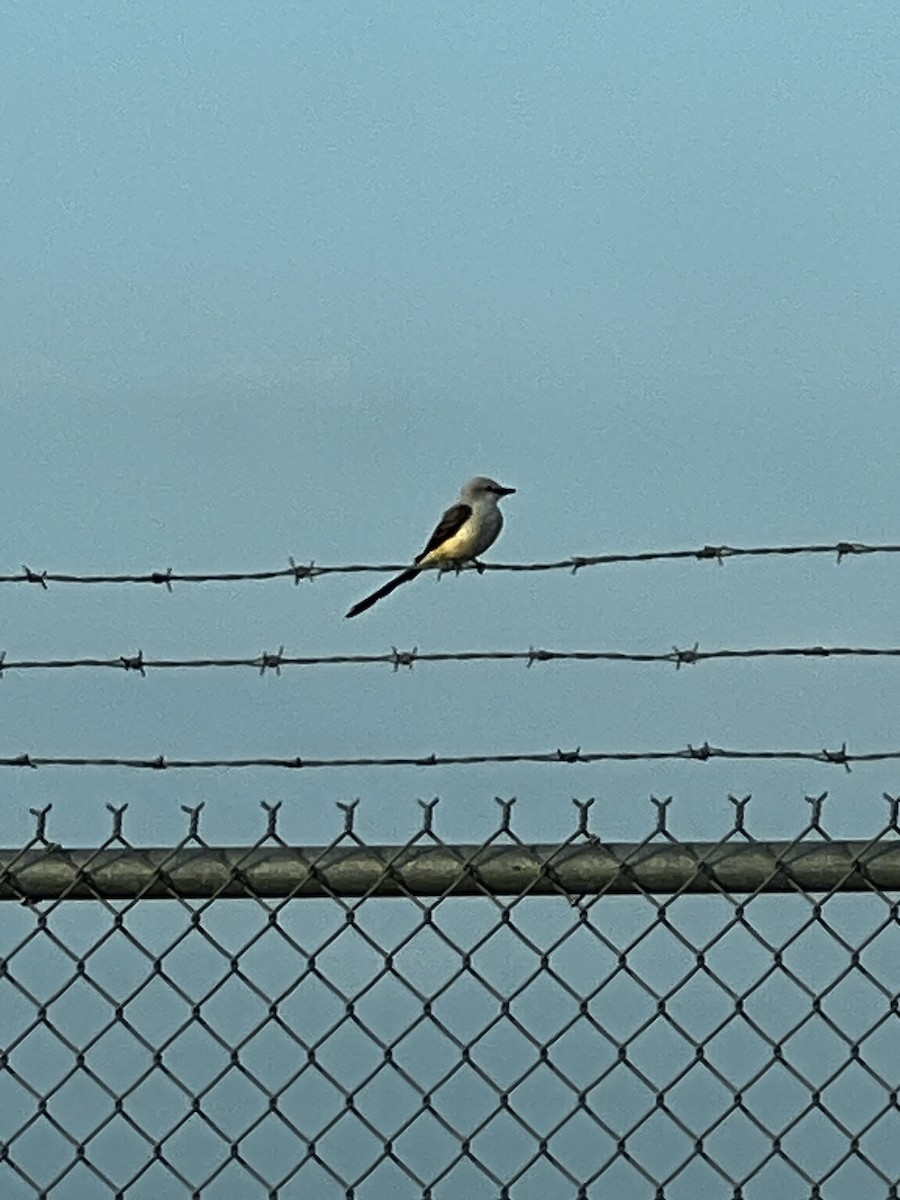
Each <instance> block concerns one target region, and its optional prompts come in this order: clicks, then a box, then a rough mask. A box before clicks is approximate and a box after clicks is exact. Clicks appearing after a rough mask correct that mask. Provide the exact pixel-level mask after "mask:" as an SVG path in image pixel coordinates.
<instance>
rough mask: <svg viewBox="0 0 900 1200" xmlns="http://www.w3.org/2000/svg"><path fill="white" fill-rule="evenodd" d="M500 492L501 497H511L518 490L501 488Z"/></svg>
mask: <svg viewBox="0 0 900 1200" xmlns="http://www.w3.org/2000/svg"><path fill="white" fill-rule="evenodd" d="M498 490H499V492H500V495H501V496H511V495H512V494H513V492H514V491H515V490H516V489H515V488H505V487H501V488H499V489H498Z"/></svg>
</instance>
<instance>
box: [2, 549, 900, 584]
mask: <svg viewBox="0 0 900 1200" xmlns="http://www.w3.org/2000/svg"><path fill="white" fill-rule="evenodd" d="M871 554H900V545H892V544H879V545H866V544H864V543H862V542H829V543H814V544H811V545H788V546H743V547H741V546H712V545H709V546H702V547H701V548H700V549H688V550H651V551H642V552H640V553H636V554H593V555H578V554H576V555H572V556H571V557H569V558H562V559H557V560H555V561H552V562H525V563H478V564H477V565H476V564H470V563H463V564H460V565H459V567H458V568H457V567H453V568H448V570H449V571H456V570H457V569H458V570H477V571H479V572H483V571H569V572H570V573H571V574H573V575H575V574H577V573H578V571H580V570H582V569H583V568H584V567H601V566H613V565H619V564H622V565H624V564H629V563H647V562H662V561H671V560H676V559H694V560H697V561H704V560H713V561H715V562H717V563H719V565H722V564H723V563H724V561H725V559H726V558H762V557H770V556H780V557H785V556H788V557H789V556H796V555H829V556H832V557H835V558H836V560H837V562H841V561H842V560H843V559H844V558H847V557H849V556H851V555H871ZM288 562H289V565H288V566H287V567H282V568H275V569H272V570H263V571H210V572H200V571H191V572H179V571H174V570H173V569H172V568H171V567H167V568H166V569H165V570H164V571H159V570H158V571H147V572H143V573H138V574H127V573H119V574H104V575H86V574H67V573H63V572H57V571H49V570H41V571H35V570H32V569H31V567H29V566H27V565H24V564H23V566H22V570H21V572H20V573H18V574H14V575H0V583H31V584H36V585H37V586H38V587H40V588H41V589H42V590H44V591H46V590H47V589H48V586H49V585H50V584H51V583H65V584H155V585H156V586H162V587H165V588H166V590H167V591H171V590H172V585H173V584H175V583H247V582H253V581H267V580H271V579H293V581H294V583H295V584H299V583H301V582H303V581H304V580H310V581H312V580H314V579H318V578H320V577H321V576H324V575H358V574H362V573H366V572H372V573H376V574H387V573H389V572H390V573H394V572H397V571H404V570H406V569H407V567H408V566H409V563H399V564H398V563H385V564H369V563H352V564H349V565H347V566H317V565H316V563H315V562H310V563H308V564H306V565H303V564H300V563H297V562H296V561H295V560H294V559H293V558H290V559H289V560H288Z"/></svg>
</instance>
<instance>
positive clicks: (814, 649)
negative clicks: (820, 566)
mask: <svg viewBox="0 0 900 1200" xmlns="http://www.w3.org/2000/svg"><path fill="white" fill-rule="evenodd" d="M7 653H8V652H7V651H5V650H0V677H2V676H3V675H4V674H5V673H6V672H8V671H65V670H75V669H79V668H81V669H98V670H99V669H111V670H116V671H122V670H124V671H126V672H127V671H130V672H132V673H134V674H136V675H140V676H142V677H146V675H147V672H148V671H173V670H179V671H180V670H207V669H212V668H235V667H245V668H246V667H249V668H251V669H253V670H255V671H258V672H259V674H260V675H264V674H266V672H268V671H273V672H274V673H275V674H276V675H280V674H281V670H282V667H327V666H368V665H371V664H378V663H381V664H384V665H387V666H389V667H391V668H392V670H393V672H394V673H395V674H396V672H397V671H399V670H400V668H401V667H406V668H407V669H408V670H412V668H413V667H414V666H415V665H416V663H446V662H457V663H458V662H509V663H524V665H525V666H526V667H527V668H529V667H533V666H534V665H535V664H536V663H548V662H612V663H667V664H669V665H670V666H674V667H675V669H676V670H680V669H681V667H685V666H695V665H696V664H697V663H700V662H708V661H714V660H724V661H727V660H731V659H753V658H900V646H756V647H750V648H747V649H729V648H724V649H720V650H701V649H700V643H699V642H694V644H693V645H692V646H689V647H687V648H686V649H679V647H677V646H673V647H672V649H671V650H666V651H662V652H660V653H649V652H648V653H642V652H636V653H632V652H630V651H627V650H542V649H537V648H535V647H534V646H531V647H529V648H528V649H527V650H438V651H433V652H428V651H424V650H423V651H420V650H419V648H418V647H417V646H414V647H413V648H412V650H400V649H398V648H397V647H396V646H392V647H391V650H390V653H384V654H301V655H293V654H285V652H284V646H283V645H282V646H279V647H278V650H277V652H275V653H272V652H270V651H268V650H264V651H263V652H262V653H261V654H256V655H250V656H245V657H240V658H148V657H146V656H145V655H144V652H143V650H138V651H137V653H136V654H117V655H114V656H110V657H109V658H60V659H36V658H21V659H13V658H7Z"/></svg>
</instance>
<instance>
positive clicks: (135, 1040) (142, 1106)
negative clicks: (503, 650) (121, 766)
mask: <svg viewBox="0 0 900 1200" xmlns="http://www.w3.org/2000/svg"><path fill="white" fill-rule="evenodd" d="M886 799H887V804H888V813H887V819H886V821H885V823H884V826H883V828H881V829H879V830H877V831H875V832H874V833H873V834H872V835H871V836H870V837H868V838H867V839H865V840H861V841H845V840H835V839H832V838H831V837H830V836H829V835H828V833H827V830H826V827H825V824H824V822H823V802H824V797H823V796H820V797H816V798H814V799H812V800H811V802H810V804H811V808H810V821H809V823H808V825H807V826H806V827H805V828H804V829H802V830H801V831H800V833H799V834H798V836H797V837H796V838H795V839H794V840H793V841H790V842H783V841H782V842H766V841H764V840H761V839H760V838H759V837H758V836H756V835H755V834H751V832H750V831H749V829H748V826H747V823H746V820H745V818H746V809H747V799H746V798H745V799H736V800H733V803H734V822H733V826H732V828H731V829H730V830H729V831H728V833H727V835H726V836H725V837H724V838H723V839H722V840H720V841H719V842H715V843H709V842H707V843H688V842H682V841H679V840H678V839H676V838H675V837H674V836H673V835H672V834H671V833H670V832H669V830H668V828H667V802H666V801H656V802H655V804H656V824H655V828H654V829H653V830H652V832H651V833H650V834H649V835H648V837H647V838H646V839H645V840H644V841H642V842H640V843H631V844H627V845H626V844H622V843H610V844H606V843H604V842H602V840H600V839H599V838H598V837H597V836H596V835H595V834H594V832H593V831H592V830H591V828H590V822H589V817H590V802H584V803H580V804H578V807H577V810H576V819H575V821H574V828H573V830H572V834H571V837H569V838H568V839H566V840H565V841H563V842H559V843H554V844H552V845H539V846H535V845H526V844H524V843H523V842H522V841H520V839H519V838H518V836H517V834H516V831H515V821H514V815H515V814H514V804H513V803H512V802H506V801H504V802H501V804H500V808H499V809H498V812H499V820H498V825H497V829H496V832H495V834H494V836H492V837H491V838H489V839H487V840H486V841H485V842H483V843H481V844H478V845H450V844H446V843H445V842H444V841H443V840H442V839H441V837H440V835H439V832H438V829H437V822H436V812H435V802H432V803H429V804H424V805H423V807H422V822H421V826H420V828H419V829H418V830H417V831H416V833H415V835H414V836H413V837H412V838H411V839H410V840H409V841H408V842H407V843H406V844H405V845H402V846H374V845H366V844H365V843H364V841H363V840H362V839H361V838H360V837H359V836H358V834H357V831H356V827H355V806H354V805H347V806H344V814H343V828H342V830H341V832H340V834H339V836H338V837H337V838H336V839H335V840H334V841H333V842H332V844H331V845H329V846H321V847H315V848H311V847H305V848H298V847H292V846H289V845H287V844H286V843H285V842H284V841H283V840H282V839H281V837H280V836H279V830H278V808H277V806H271V807H268V810H267V811H268V815H267V819H266V820H267V827H266V829H265V830H264V835H263V837H261V839H260V840H259V842H258V843H257V844H256V845H255V846H248V847H219V846H210V845H208V844H207V843H206V842H205V840H204V838H203V834H202V829H201V811H200V808H197V809H192V810H187V811H188V828H187V830H186V835H185V837H184V839H183V841H182V842H181V843H180V844H178V845H176V846H172V847H167V848H142V847H135V846H132V845H131V844H130V843H129V841H128V839H127V836H126V831H125V823H126V822H125V815H126V814H125V812H124V809H112V810H111V812H112V828H111V832H110V837H109V839H108V840H107V841H106V842H105V843H104V844H103V845H102V846H98V847H95V848H93V849H72V848H67V847H62V846H59V845H56V844H54V843H53V842H52V840H51V830H50V828H49V826H48V815H49V814H48V810H42V811H40V812H36V813H35V816H36V822H37V824H36V830H35V836H34V839H33V840H32V842H31V843H30V844H29V845H27V846H25V847H22V848H19V849H7V850H0V897H2V898H4V899H6V900H8V901H11V902H10V903H8V904H7V905H5V906H3V908H2V912H3V917H4V921H3V926H2V928H3V933H2V942H0V956H2V957H0V1027H2V1056H0V1195H2V1196H3V1197H4V1200H25V1198H27V1200H33V1198H34V1197H36V1196H37V1197H52V1200H63V1198H72V1200H74V1198H76V1197H77V1198H79V1200H82V1198H83V1197H87V1196H90V1197H123V1198H127V1200H151V1198H152V1200H165V1198H167V1197H203V1198H204V1200H213V1198H217V1200H218V1198H221V1200H225V1198H226V1197H227V1198H229V1200H232V1198H234V1197H242V1198H244V1197H246V1198H252V1197H260V1198H262V1197H278V1198H280V1200H289V1198H295V1197H296V1198H298V1200H305V1198H306V1197H316V1198H317V1200H320V1198H321V1200H331V1198H335V1200H337V1198H341V1200H346V1198H354V1200H362V1198H366V1200H382V1198H384V1200H388V1198H390V1200H399V1198H406V1197H410V1198H413V1197H426V1198H429V1200H438V1198H440V1200H451V1198H452V1200H455V1198H458V1197H465V1198H467V1200H468V1198H473V1197H491V1198H494V1197H500V1198H515V1200H532V1198H533V1200H538V1198H540V1200H555V1198H559V1200H563V1198H566V1200H569V1198H571V1197H592V1198H600V1197H603V1198H606V1197H623V1198H625V1200H631V1198H635V1200H637V1198H645V1197H646V1198H648V1200H649V1198H655V1200H659V1198H662V1197H665V1198H667V1200H697V1198H698V1197H713V1196H715V1197H718V1196H727V1197H731V1198H733V1200H738V1198H742V1200H750V1198H754V1200H756V1198H760V1200H761V1198H763V1197H765V1198H766V1200H768V1198H769V1197H771V1196H778V1197H781V1196H784V1197H809V1198H810V1200H812V1198H821V1197H827V1198H829V1200H843V1198H847V1200H851V1198H852V1200H870V1198H871V1200H876V1198H878V1200H883V1198H885V1197H896V1196H897V1195H898V1185H897V1180H898V1177H900V1111H898V1086H900V1024H898V990H900V928H898V905H897V895H898V892H900V836H898V835H900V828H898V801H897V799H895V798H892V797H887V798H886ZM151 900H155V901H156V903H150V901H151ZM79 901H81V902H80V903H79Z"/></svg>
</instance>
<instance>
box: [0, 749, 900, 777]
mask: <svg viewBox="0 0 900 1200" xmlns="http://www.w3.org/2000/svg"><path fill="white" fill-rule="evenodd" d="M718 758H721V759H732V760H741V761H757V762H763V761H778V762H790V761H797V762H819V763H827V764H829V765H833V766H842V767H844V768H845V770H847V771H849V770H850V765H851V764H852V763H870V762H888V761H891V760H895V759H900V750H876V751H871V752H869V753H863V754H854V753H851V752H849V751H848V750H847V744H846V742H844V743H842V745H841V747H840V749H838V750H827V749H826V750H729V749H725V748H724V747H721V746H711V745H710V744H709V743H708V742H704V743H703V744H702V745H699V746H693V745H688V746H686V747H685V748H683V749H681V750H598V751H583V750H582V749H581V747H580V746H578V747H576V748H575V749H574V750H560V749H556V750H551V751H541V752H536V753H526V754H462V755H449V756H441V755H438V754H427V755H416V756H398V757H393V758H303V757H301V756H299V755H298V756H296V757H293V758H277V757H259V758H167V757H166V756H165V755H162V754H160V755H158V756H157V757H155V758H112V757H110V758H89V757H80V756H76V757H68V756H40V755H31V754H18V755H16V756H14V757H6V758H3V757H0V767H27V768H31V769H36V768H39V767H130V768H135V769H138V770H150V771H163V770H178V771H188V770H192V771H193V770H209V769H213V768H223V769H232V768H248V767H254V768H256V767H258V768H264V767H279V768H284V769H287V770H305V769H309V770H312V769H318V768H326V767H329V768H331V767H455V766H477V765H484V764H490V763H569V764H573V763H603V762H621V763H632V762H670V761H673V760H677V759H685V760H688V761H692V762H708V761H710V760H711V759H718Z"/></svg>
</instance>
